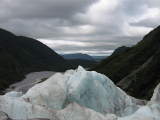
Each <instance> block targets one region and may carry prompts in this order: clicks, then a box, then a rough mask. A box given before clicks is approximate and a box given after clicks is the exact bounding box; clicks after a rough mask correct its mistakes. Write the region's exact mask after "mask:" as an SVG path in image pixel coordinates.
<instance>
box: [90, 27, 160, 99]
mask: <svg viewBox="0 0 160 120" xmlns="http://www.w3.org/2000/svg"><path fill="white" fill-rule="evenodd" d="M92 70H95V71H97V72H100V73H103V74H105V75H107V76H108V77H109V78H111V79H112V80H113V81H114V82H115V83H116V84H117V85H118V86H120V87H121V88H122V89H124V90H125V91H127V92H128V93H129V94H130V95H132V96H135V97H138V98H147V99H149V98H150V97H151V95H152V93H153V89H154V88H155V86H156V85H157V84H158V83H159V82H160V26H159V27H157V28H156V29H154V30H153V31H151V32H150V33H148V34H147V35H146V36H145V37H144V38H143V40H142V41H140V42H139V43H138V44H136V45H134V46H133V47H130V48H125V50H123V51H120V52H119V53H118V54H115V52H114V53H113V54H112V55H111V56H109V57H108V58H106V59H104V60H103V61H102V62H101V63H100V64H99V65H97V66H96V67H94V68H93V69H92Z"/></svg>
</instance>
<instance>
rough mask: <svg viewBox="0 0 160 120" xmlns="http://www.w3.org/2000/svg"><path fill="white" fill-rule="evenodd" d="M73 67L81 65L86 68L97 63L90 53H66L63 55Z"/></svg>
mask: <svg viewBox="0 0 160 120" xmlns="http://www.w3.org/2000/svg"><path fill="white" fill-rule="evenodd" d="M62 56H63V57H64V58H65V59H66V60H68V62H69V63H70V64H71V65H72V67H73V68H75V69H76V68H77V67H78V66H79V65H80V66H83V67H84V68H90V67H93V66H95V65H96V64H97V62H96V61H95V59H94V58H92V56H90V55H88V54H82V53H75V54H64V55H62Z"/></svg>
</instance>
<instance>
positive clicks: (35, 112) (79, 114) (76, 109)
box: [0, 67, 160, 120]
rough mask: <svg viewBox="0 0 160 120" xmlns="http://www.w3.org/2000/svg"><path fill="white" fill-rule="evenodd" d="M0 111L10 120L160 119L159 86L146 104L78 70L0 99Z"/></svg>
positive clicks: (95, 75)
mask: <svg viewBox="0 0 160 120" xmlns="http://www.w3.org/2000/svg"><path fill="white" fill-rule="evenodd" d="M0 112H3V113H5V114H7V115H8V117H9V118H10V119H13V120H30V119H41V120H43V119H48V120H160V85H158V86H157V87H156V88H155V91H154V94H153V97H152V98H151V100H150V101H148V102H145V101H143V100H138V99H135V98H133V97H131V96H129V95H127V94H126V93H125V92H124V91H122V90H121V89H120V88H118V87H117V86H116V85H114V83H113V82H112V81H111V80H110V79H109V78H107V77H106V76H104V75H102V74H99V73H97V72H94V71H86V70H85V69H83V68H82V67H78V69H77V70H69V71H66V72H65V73H63V74H62V73H56V74H54V75H53V76H52V77H50V78H49V79H47V80H46V81H44V82H42V83H38V84H36V85H35V86H33V87H32V88H30V89H29V90H28V91H27V93H25V94H23V93H21V92H14V91H12V92H9V93H6V94H5V95H3V96H0Z"/></svg>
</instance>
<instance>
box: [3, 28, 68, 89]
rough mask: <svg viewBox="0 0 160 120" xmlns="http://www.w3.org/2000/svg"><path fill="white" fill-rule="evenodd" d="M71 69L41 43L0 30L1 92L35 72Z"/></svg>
mask: <svg viewBox="0 0 160 120" xmlns="http://www.w3.org/2000/svg"><path fill="white" fill-rule="evenodd" d="M70 68H71V66H70V64H68V62H67V61H66V60H65V59H64V58H63V57H61V56H60V55H58V54H57V53H55V52H54V51H53V50H52V49H50V48H49V47H47V46H46V45H44V44H42V43H40V42H39V41H37V40H35V39H32V38H28V37H23V36H16V35H14V34H12V33H10V32H8V31H6V30H3V29H0V91H2V90H3V89H4V88H6V87H7V86H8V85H9V84H11V83H13V82H16V81H18V80H22V78H24V76H25V74H27V73H30V72H33V71H45V70H50V71H59V72H63V71H65V70H67V69H70Z"/></svg>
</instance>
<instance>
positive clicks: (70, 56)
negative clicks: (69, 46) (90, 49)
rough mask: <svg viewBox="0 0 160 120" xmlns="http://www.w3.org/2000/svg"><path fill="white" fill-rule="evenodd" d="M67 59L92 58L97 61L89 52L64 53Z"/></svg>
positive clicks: (91, 59)
mask: <svg viewBox="0 0 160 120" xmlns="http://www.w3.org/2000/svg"><path fill="white" fill-rule="evenodd" d="M62 56H63V57H64V58H65V59H68V60H73V59H81V60H90V61H95V60H94V58H93V57H91V56H90V55H88V54H82V53H74V54H64V55H62Z"/></svg>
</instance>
